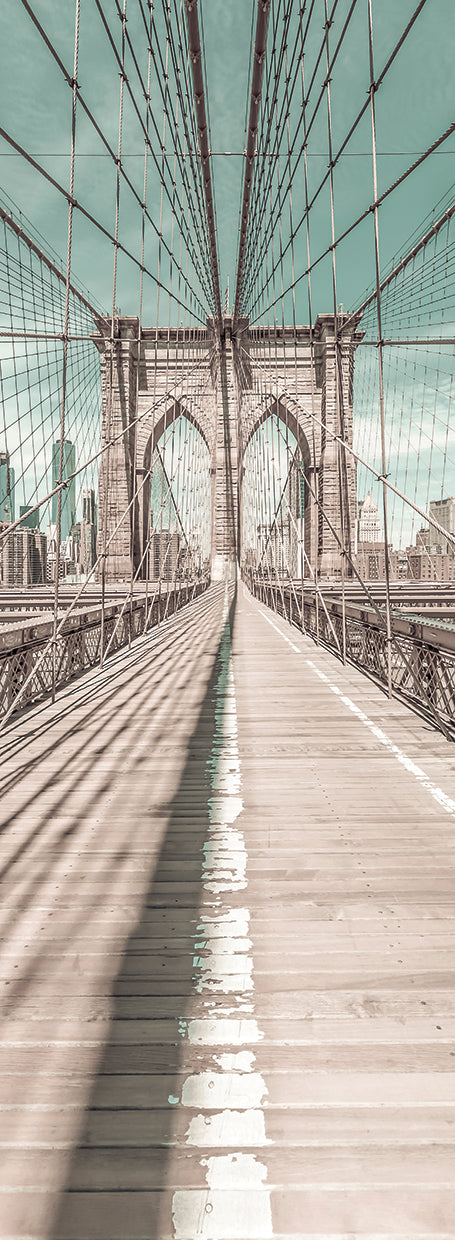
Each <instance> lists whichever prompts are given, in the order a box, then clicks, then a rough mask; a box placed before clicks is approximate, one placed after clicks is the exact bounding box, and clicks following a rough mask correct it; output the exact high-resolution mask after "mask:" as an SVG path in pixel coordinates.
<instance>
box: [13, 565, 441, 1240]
mask: <svg viewBox="0 0 455 1240" xmlns="http://www.w3.org/2000/svg"><path fill="white" fill-rule="evenodd" d="M2 760H3V764H2V772H1V794H2V799H1V806H2V813H1V818H2V834H1V837H0V838H1V849H0V861H1V871H2V900H1V927H2V930H1V970H0V989H1V997H2V1008H1V1025H0V1064H1V1069H0V1158H1V1172H0V1189H1V1191H0V1220H1V1221H0V1237H1V1238H2V1240H19V1237H20V1240H198V1237H203V1238H204V1240H254V1238H255V1240H271V1238H274V1240H298V1238H299V1240H309V1238H310V1237H311V1238H312V1240H322V1238H324V1240H335V1238H336V1240H347V1238H348V1237H349V1238H350V1240H351V1238H352V1237H357V1236H358V1237H361V1238H362V1240H373V1238H374V1240H379V1238H381V1240H385V1237H387V1238H388V1240H404V1238H405V1237H406V1240H419V1238H420V1237H425V1240H448V1237H454V1236H455V1197H454V1182H455V1148H454V1147H455V1077H454V1075H453V1067H454V1064H455V1042H454V1033H455V1007H454V982H455V971H454V942H455V920H454V904H453V894H454V866H453V859H454V843H455V749H454V748H453V746H451V745H450V744H449V743H448V742H446V741H445V740H444V738H443V737H442V736H441V735H440V734H439V733H438V732H436V731H434V730H433V729H431V728H430V727H429V726H428V725H427V723H426V722H425V721H423V720H421V719H420V718H418V717H417V716H416V715H414V714H412V713H411V712H410V711H407V710H406V709H405V708H404V707H403V706H401V705H400V704H397V703H396V702H388V700H387V698H386V697H385V696H384V695H383V694H382V692H380V691H379V690H378V689H376V688H375V686H374V685H373V684H372V683H371V682H370V681H369V680H368V679H367V678H366V677H364V676H362V675H361V674H360V673H358V672H357V671H356V670H354V669H352V668H350V667H348V668H343V667H342V666H341V664H340V663H339V662H337V661H336V660H335V659H334V658H333V656H331V655H330V654H329V653H326V652H325V651H323V650H322V649H320V648H319V649H318V648H317V647H316V646H315V645H314V643H313V642H311V641H310V640H309V639H307V638H305V637H302V636H301V635H300V634H299V633H298V631H297V630H296V629H293V628H291V627H290V626H289V625H288V624H286V622H285V621H283V620H281V619H277V618H276V617H275V616H274V615H273V614H272V613H271V612H269V611H266V609H265V608H264V607H263V606H261V605H260V604H259V603H257V602H256V601H255V600H254V599H252V598H251V596H250V595H249V594H248V593H247V591H246V590H245V589H244V587H243V586H239V588H238V592H237V595H235V594H234V590H233V587H230V588H229V591H228V590H227V589H226V588H225V587H224V586H214V587H212V588H211V589H210V591H209V592H208V593H207V594H206V595H205V596H202V597H201V598H200V599H198V600H196V601H195V602H194V603H193V604H192V605H191V606H190V607H189V608H187V609H185V610H184V611H183V612H181V613H178V614H177V615H176V616H174V617H172V618H171V619H170V620H169V621H167V622H166V623H165V624H164V625H163V626H162V627H161V629H160V630H159V631H154V632H153V634H152V636H151V637H148V638H146V639H142V640H140V641H138V642H136V643H135V644H134V646H133V647H132V649H131V651H129V652H128V651H126V652H124V653H121V654H119V655H117V656H116V657H115V658H113V659H112V660H109V662H108V664H107V666H106V667H105V668H104V670H103V671H102V672H101V673H100V672H92V673H90V674H89V675H86V676H84V677H83V678H81V679H80V680H78V681H77V682H74V683H73V684H72V685H71V686H70V687H69V688H68V689H67V690H66V691H65V692H63V693H61V694H60V696H59V698H58V701H57V702H56V703H55V705H54V706H52V705H51V704H44V705H42V706H39V707H36V708H34V709H33V710H31V711H29V712H28V713H26V714H24V715H22V716H21V717H20V718H19V721H18V722H16V723H15V724H14V725H13V726H12V727H10V728H9V730H8V731H7V732H6V734H5V735H4V738H3V742H2Z"/></svg>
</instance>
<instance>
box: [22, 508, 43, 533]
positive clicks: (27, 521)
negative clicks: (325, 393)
mask: <svg viewBox="0 0 455 1240" xmlns="http://www.w3.org/2000/svg"><path fill="white" fill-rule="evenodd" d="M31 508H33V504H21V505H20V508H19V516H20V517H23V521H22V525H23V526H24V525H25V526H27V529H29V530H37V529H38V528H39V508H37V509H36V511H35V512H30V509H31Z"/></svg>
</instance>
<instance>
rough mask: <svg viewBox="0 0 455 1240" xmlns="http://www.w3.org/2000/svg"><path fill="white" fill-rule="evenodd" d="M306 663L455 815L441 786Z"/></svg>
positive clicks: (336, 686)
mask: <svg viewBox="0 0 455 1240" xmlns="http://www.w3.org/2000/svg"><path fill="white" fill-rule="evenodd" d="M307 664H308V667H311V668H312V670H313V671H314V672H315V674H316V676H319V679H320V680H323V681H325V683H326V685H328V687H329V689H330V690H331V692H332V693H335V694H336V695H337V697H339V698H340V701H341V702H343V705H344V706H347V707H348V710H350V711H352V713H353V714H354V715H356V716H357V718H358V719H359V720H360V721H361V723H363V724H364V725H365V727H367V728H368V729H369V731H370V732H372V733H373V736H375V737H376V739H377V740H378V741H380V743H381V745H384V746H385V748H386V749H388V750H389V751H390V753H392V754H393V756H394V758H396V760H397V762H399V763H400V765H401V766H404V767H405V770H407V771H409V774H410V775H413V776H414V779H416V780H417V782H418V783H419V784H421V786H422V788H425V790H426V792H429V794H430V796H431V797H433V799H434V800H435V801H437V802H438V805H441V806H442V808H443V809H445V810H446V813H447V814H452V815H455V801H453V800H452V798H451V797H448V796H447V794H446V793H445V792H443V790H442V788H439V787H438V785H437V784H434V783H433V781H432V780H431V779H429V777H428V775H426V774H425V771H422V768H421V767H420V766H417V764H416V763H415V762H413V760H412V758H410V757H409V756H408V754H406V753H405V752H404V750H403V749H400V747H399V745H395V744H394V742H393V741H392V740H390V737H389V736H387V733H386V732H383V730H382V728H379V727H378V725H377V724H376V723H374V722H373V720H372V719H369V718H368V715H366V714H365V712H364V711H363V710H361V709H360V706H356V703H355V702H353V701H352V698H349V697H347V696H346V694H345V693H343V692H342V690H341V689H339V688H338V685H334V684H333V683H332V681H331V680H329V678H328V676H326V675H325V672H321V671H320V669H319V668H318V667H316V665H315V664H314V663H312V661H311V659H307Z"/></svg>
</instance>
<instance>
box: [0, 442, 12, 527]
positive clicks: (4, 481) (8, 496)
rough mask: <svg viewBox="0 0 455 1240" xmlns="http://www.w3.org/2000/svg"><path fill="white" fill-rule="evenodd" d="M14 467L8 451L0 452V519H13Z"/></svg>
mask: <svg viewBox="0 0 455 1240" xmlns="http://www.w3.org/2000/svg"><path fill="white" fill-rule="evenodd" d="M14 485H15V474H14V468H13V466H12V465H10V457H9V452H0V521H5V520H6V521H14V516H15V507H14Z"/></svg>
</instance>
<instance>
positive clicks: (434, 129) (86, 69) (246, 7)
mask: <svg viewBox="0 0 455 1240" xmlns="http://www.w3.org/2000/svg"><path fill="white" fill-rule="evenodd" d="M277 2H278V0H277ZM201 7H202V16H203V25H204V31H205V47H206V62H207V78H208V97H209V107H210V120H211V130H212V148H213V150H214V151H232V152H236V154H234V155H231V156H228V155H216V156H214V159H213V172H214V183H215V192H216V204H217V218H218V247H219V255H220V270H221V286H222V290H223V292H224V289H225V286H226V282H227V278H228V277H229V279H230V285H231V294H233V288H234V285H235V272H236V256H237V242H238V212H239V201H240V190H241V185H242V179H243V170H244V169H243V164H244V161H243V157H242V154H241V152H242V150H243V145H244V125H245V108H246V102H247V86H248V75H249V50H250V32H251V22H252V15H253V13H254V15H255V11H256V6H255V4H252V3H251V2H250V0H229V3H226V0H203V3H202V4H201ZM275 7H276V5H275ZM373 7H374V27H375V58H376V66H377V71H378V72H380V70H381V69H382V67H383V65H384V64H385V62H386V60H387V57H388V55H389V54H390V51H391V49H392V47H393V45H394V43H395V41H396V39H397V37H398V36H399V33H400V31H401V30H402V29H403V27H404V26H405V24H406V22H407V21H408V20H409V17H410V15H411V13H412V11H413V9H414V7H415V4H414V0H374V6H373ZM159 9H160V5H159V4H157V5H156V11H157V14H158V16H157V21H158V20H159ZM347 9H348V2H347V0H340V2H339V4H338V8H337V13H336V20H335V22H334V25H333V28H332V38H333V43H335V40H336V38H337V37H338V35H339V32H340V30H341V27H342V24H343V21H344V19H345V16H346V12H347ZM34 10H35V12H36V14H37V16H38V18H39V20H40V21H41V22H42V24H43V26H44V28H45V29H46V30H47V31H48V32H49V33H50V34H51V37H52V38H53V40H54V42H55V46H56V48H57V51H58V52H59V55H61V57H62V59H63V60H64V62H65V64H66V65H68V67H69V68H70V69H71V67H72V36H73V20H74V6H73V3H72V2H71V0H65V2H64V3H57V2H56V0H35V3H34ZM105 10H106V13H107V14H108V15H110V22H111V26H112V31H113V34H114V37H115V39H116V41H117V43H118V40H119V28H120V23H119V22H118V18H116V17H115V6H114V3H113V0H109V2H108V0H105ZM137 10H138V6H137V3H135V0H128V14H129V30H130V32H131V35H132V37H133V38H134V42H135V48H136V51H137V54H138V59H139V61H140V63H141V67H142V69H145V64H146V42H145V39H144V38H143V28H142V27H141V25H140V23H139V22H138V20H137ZM177 10H178V6H177V5H176V11H177ZM297 10H298V5H297V3H296V14H297ZM322 10H323V5H322V0H320V2H318V3H317V4H316V6H315V16H314V19H313V22H312V24H311V25H310V29H309V33H308V38H307V48H306V57H305V72H306V74H307V81H308V80H309V77H310V76H311V72H312V68H313V64H314V57H315V49H316V47H317V46H318V45H319V43H320V39H321V32H322ZM366 13H367V4H366V0H359V3H358V5H357V9H356V11H355V14H354V18H353V20H352V21H351V25H350V32H349V36H348V37H347V38H346V40H345V43H344V45H343V48H342V51H341V54H340V56H339V58H338V61H337V66H336V70H335V71H334V74H333V81H332V110H333V129H334V146H335V148H336V144H337V142H338V140H339V138H340V137H341V135H342V134H343V133H344V132H345V130H346V128H347V126H348V125H349V123H350V121H351V120H352V118H353V117H354V114H355V112H356V110H357V109H358V107H359V101H361V100H363V99H364V98H365V93H366V91H367V88H368V58H367V41H366V40H367V29H366ZM293 21H294V27H292V23H291V30H292V29H294V30H295V17H293ZM453 30H454V23H453V2H452V0H427V4H426V6H425V8H424V9H423V11H422V14H421V15H420V17H419V19H418V21H417V23H416V25H415V28H414V30H413V31H412V33H411V35H410V36H409V38H408V40H407V41H406V44H405V47H404V48H403V50H402V52H400V54H399V56H398V57H397V60H396V62H395V65H394V66H393V68H392V70H391V72H390V74H389V75H388V77H387V79H386V82H385V84H384V86H383V87H381V88H380V90H379V91H378V93H377V96H376V106H377V127H378V151H379V158H378V170H379V185H380V189H384V188H386V187H387V186H388V185H389V184H390V183H391V182H392V181H393V180H395V178H397V177H398V176H399V175H400V174H401V173H402V172H403V171H404V169H405V168H406V167H407V166H408V165H409V163H411V162H412V160H413V158H414V157H415V155H416V153H417V152H420V151H422V150H423V149H424V148H425V147H426V146H427V145H428V144H430V143H431V142H432V141H433V140H434V139H435V138H436V137H437V136H438V135H439V134H440V133H441V132H442V131H443V130H444V129H445V128H446V126H447V125H448V124H449V123H450V121H451V119H452V111H453V88H452V73H453V55H454V42H455V40H454V34H453ZM293 37H294V36H292V38H293ZM290 42H292V39H291V40H290ZM323 76H324V75H323V72H322V68H321V66H319V70H318V71H317V73H316V84H315V88H314V90H315V92H316V86H317V85H318V84H320V82H321V81H322V79H323ZM0 78H1V110H2V116H3V118H4V122H3V123H4V124H5V127H6V128H9V129H10V131H11V133H12V135H13V137H14V138H15V139H16V140H17V141H18V142H19V143H21V144H22V145H23V146H24V148H25V149H26V150H28V151H33V152H35V153H37V154H38V155H39V156H40V162H41V163H42V165H43V167H45V168H46V170H47V171H48V172H49V173H50V174H51V175H52V176H55V177H56V179H57V180H59V181H61V182H62V183H63V184H64V185H67V180H68V147H69V124H70V92H69V90H68V87H67V86H66V85H65V84H64V83H63V82H62V79H61V75H60V74H59V71H58V69H57V68H56V66H55V64H54V63H53V62H52V60H51V58H50V56H49V53H48V51H47V50H46V48H45V47H44V45H43V43H42V41H41V40H40V38H39V36H38V34H37V32H36V30H34V29H33V26H32V24H31V22H30V19H29V17H28V16H27V14H26V12H25V10H24V9H23V7H22V5H21V3H20V0H11V3H9V4H8V5H5V6H3V11H2V50H1V62H0ZM78 80H79V83H80V86H81V91H82V92H83V94H84V97H85V98H86V100H87V101H88V103H89V105H90V107H91V108H92V109H93V111H94V113H95V115H96V118H97V120H98V122H99V123H100V125H101V126H102V128H103V130H104V131H105V133H106V134H107V136H108V138H109V141H110V142H111V144H112V146H113V147H116V141H117V123H118V72H117V67H116V66H115V64H114V62H113V59H112V56H111V55H110V54H109V51H108V49H107V44H106V36H105V33H104V32H103V30H102V28H101V23H100V21H99V17H98V16H97V14H96V10H95V8H94V6H93V4H92V3H91V0H82V4H81V46H80V61H79V70H78ZM152 98H153V91H152ZM160 107H161V105H160V101H159V99H158V96H156V117H157V124H158V127H159V128H160V127H161V125H162V115H161V113H162V109H161V112H160ZM299 121H300V103H299V99H298V93H297V94H296V96H295V106H294V107H293V109H292V110H291V125H294V126H295V125H297V124H299ZM168 141H169V148H170V149H171V148H172V135H171V134H169V132H168ZM77 148H78V152H79V154H78V159H77V161H76V186H75V193H76V197H77V198H78V200H79V201H80V202H81V203H83V204H84V205H85V206H87V208H88V209H89V210H91V211H92V212H93V213H94V214H96V216H97V218H99V219H100V221H101V222H102V223H103V224H104V225H105V226H106V227H107V228H110V229H112V228H113V196H114V189H115V169H114V167H113V165H112V161H111V160H110V159H109V158H107V157H106V155H105V153H104V152H103V151H102V149H101V146H100V143H99V141H98V140H97V139H96V136H95V135H94V133H93V130H92V129H91V127H90V126H89V124H88V122H87V121H86V119H85V118H84V116H83V114H82V112H81V110H79V117H78V131H77ZM370 148H371V137H370V127H369V118H368V116H367V117H366V119H365V121H364V122H363V123H362V125H361V127H360V129H359V131H358V132H357V133H356V135H354V137H353V139H352V141H351V143H350V144H349V147H348V149H347V152H346V155H344V156H343V158H342V160H341V161H340V165H339V168H337V169H336V172H335V185H334V189H335V216H336V227H337V231H338V232H341V231H342V230H343V229H344V228H345V227H346V226H347V225H348V224H349V223H350V222H351V221H352V220H353V218H354V217H355V216H356V215H357V214H359V213H360V211H361V210H362V209H363V208H364V207H365V206H368V204H369V202H370V201H371V197H372V176H371V156H370V154H369V152H370ZM142 150H143V141H142V137H141V136H140V134H139V132H138V127H137V124H136V123H135V121H134V116H133V114H132V110H131V109H130V108H129V105H128V104H127V106H126V109H125V116H124V141H123V157H124V160H125V165H126V167H127V169H128V172H129V173H130V174H131V178H132V181H133V183H134V185H135V186H136V187H137V191H138V193H140V192H141V187H142V170H143V160H142V156H141V152H142ZM454 150H455V142H454V140H453V139H452V140H451V141H450V142H448V143H446V145H445V147H443V148H442V149H441V151H440V152H439V153H438V154H435V155H434V156H432V158H431V159H430V160H429V161H427V163H426V164H425V166H424V167H423V168H422V169H420V170H419V171H417V172H416V173H414V174H413V175H412V177H411V178H409V180H408V181H407V182H406V183H405V184H404V186H403V187H402V188H401V189H399V190H398V191H397V192H396V193H395V194H394V195H393V197H392V199H391V200H390V201H389V202H387V203H386V204H384V206H383V207H382V208H381V220H380V224H381V255H382V262H383V264H384V266H385V265H386V264H387V263H388V262H389V261H390V259H391V258H392V256H393V255H394V254H396V253H399V252H401V251H402V250H403V247H405V246H406V241H407V239H408V238H409V236H410V235H411V234H412V233H413V231H414V229H416V228H418V227H419V224H420V222H421V221H422V220H423V219H424V217H425V216H426V215H427V213H428V212H429V211H432V209H433V207H434V204H435V203H436V202H438V200H439V199H440V198H441V197H442V195H444V194H445V193H446V192H447V190H448V189H449V187H450V185H451V184H452V182H453V180H454V179H455V178H454V173H453V168H454V158H453V152H454ZM326 151H327V133H326V119H325V114H324V111H323V110H321V112H320V122H318V123H316V124H315V126H314V129H313V136H312V139H311V141H310V149H309V165H310V181H311V185H312V186H313V187H315V186H316V184H317V181H318V179H319V178H320V177H321V175H323V172H324V170H325V168H326V167H327V154H326V153H324V152H326ZM0 167H1V174H0V176H1V184H2V188H3V191H4V192H6V193H7V194H9V195H10V196H11V198H12V199H13V200H14V202H16V203H17V204H18V205H19V206H20V207H21V208H22V210H23V211H25V214H26V215H27V216H28V218H29V219H30V220H31V221H32V224H33V225H34V227H35V228H36V229H38V230H39V231H40V232H41V233H42V234H43V236H44V238H45V239H46V242H47V244H49V245H52V246H54V247H55V249H56V250H57V251H58V252H59V253H60V254H64V253H65V250H66V207H65V203H64V200H63V199H62V198H61V197H60V196H59V195H58V194H56V192H55V190H54V189H53V188H52V186H50V185H48V184H45V183H44V182H43V179H42V178H41V177H40V176H39V175H38V174H37V173H36V172H34V171H33V169H31V168H30V167H29V166H28V165H26V164H25V162H24V161H23V160H22V159H21V158H20V157H18V156H17V155H12V154H11V151H10V148H8V146H7V144H6V143H5V142H3V141H2V142H1V143H0ZM149 193H150V198H149V205H150V210H151V214H152V216H153V217H154V218H155V220H156V221H157V222H158V223H159V194H158V187H157V185H156V184H155V183H154V181H153V177H152V176H151V177H150V191H149ZM303 203H304V198H303V181H302V176H301V175H300V174H299V175H298V176H297V177H296V180H295V185H294V200H293V210H294V220H295V219H296V218H298V217H299V215H300V214H301V212H302V210H303ZM329 223H330V221H329V204H328V194H327V193H326V192H324V193H323V194H322V195H321V198H320V200H319V202H318V206H317V209H315V210H314V212H313V213H312V235H311V244H312V255H313V257H316V256H317V255H318V254H319V253H320V251H321V250H322V249H324V248H325V246H326V245H327V241H328V240H330V237H329V236H328V230H329ZM164 228H166V218H165V220H164ZM282 228H283V235H284V237H286V233H287V232H288V231H289V220H288V215H287V213H286V210H284V211H283V213H282ZM303 231H304V230H303V229H301V230H300V232H299V234H298V236H297V238H296V243H295V272H296V275H297V276H298V275H299V274H300V273H301V272H302V271H303V270H304V268H305V265H306V249H305V239H304V235H303ZM121 236H122V238H123V240H124V241H125V244H126V245H127V246H129V247H131V249H132V250H133V252H134V253H136V254H137V253H138V252H139V245H140V212H139V210H138V208H137V204H135V203H134V201H132V200H131V197H130V196H129V194H128V192H125V194H123V190H122V201H121ZM146 257H147V258H148V263H149V267H150V269H151V270H155V269H156V263H157V247H156V244H155V241H154V237H153V234H152V230H149V237H148V243H147V255H146ZM73 269H74V272H75V275H77V276H78V277H79V279H80V280H81V281H82V282H83V283H84V284H85V285H87V286H88V287H89V289H90V290H91V292H92V294H93V296H94V297H96V298H97V299H98V301H100V302H101V304H102V305H105V306H107V307H108V306H109V304H110V299H111V288H112V246H111V245H110V244H109V243H107V242H104V241H103V239H102V238H100V237H99V235H97V234H96V233H95V231H94V230H93V228H91V227H90V226H89V225H88V224H87V223H86V222H85V221H84V220H83V219H82V218H81V217H80V215H79V214H78V213H77V212H76V217H75V225H74V259H73ZM372 275H373V271H372V247H371V226H370V221H368V222H367V225H364V226H362V228H360V229H359V230H358V232H357V233H356V235H355V237H354V239H352V238H351V239H350V240H349V241H347V242H346V243H344V244H343V246H341V247H340V249H339V252H338V299H339V301H340V302H343V304H344V305H345V306H349V307H351V306H353V305H355V303H356V301H357V300H358V299H359V298H360V297H361V295H362V292H363V290H364V288H365V287H366V286H367V285H369V283H370V282H371V279H372ZM285 276H286V277H288V276H289V271H286V272H285ZM313 284H314V288H313V293H314V302H315V309H316V311H317V310H324V309H326V310H327V309H330V308H331V299H332V291H331V279H330V263H329V261H328V260H324V262H322V263H321V264H320V266H319V267H318V268H317V270H316V272H315V274H314V279H313ZM146 286H147V287H146V310H147V316H148V321H151V322H153V321H154V320H155V317H156V297H155V293H154V289H153V285H152V283H151V282H150V280H149V281H148V282H147V280H146ZM117 301H118V304H119V305H120V307H121V309H122V311H123V312H124V313H135V312H137V302H138V272H137V269H136V268H134V266H132V264H131V263H129V262H128V261H127V260H120V263H119V276H118V290H117ZM158 309H159V310H160V308H158ZM285 309H286V313H287V314H288V313H289V309H290V303H289V300H288V301H287V303H286V306H285ZM297 312H298V314H297V317H298V319H299V320H300V321H307V318H308V313H307V295H306V282H305V281H304V280H303V281H301V283H300V284H299V285H298V287H297ZM161 313H162V317H163V320H164V321H166V318H167V306H166V307H165V306H164V305H163V303H162V305H161ZM144 321H146V320H144Z"/></svg>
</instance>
